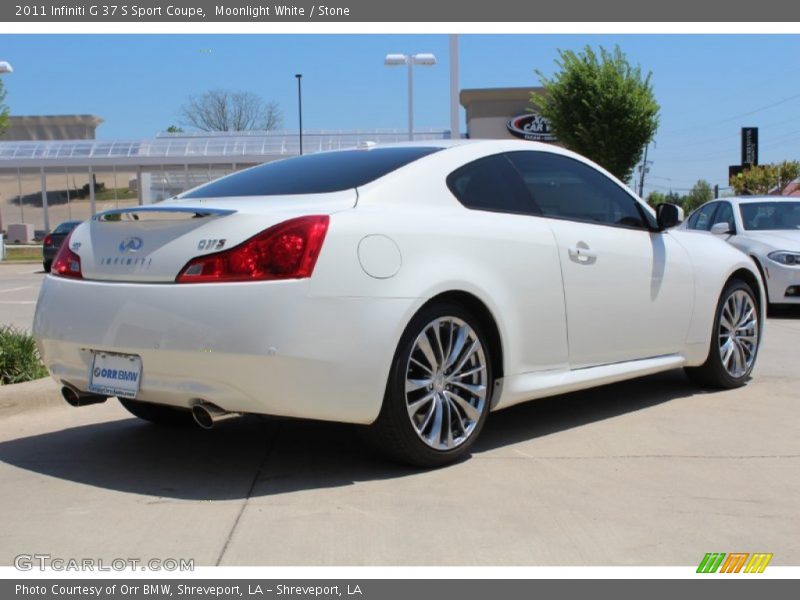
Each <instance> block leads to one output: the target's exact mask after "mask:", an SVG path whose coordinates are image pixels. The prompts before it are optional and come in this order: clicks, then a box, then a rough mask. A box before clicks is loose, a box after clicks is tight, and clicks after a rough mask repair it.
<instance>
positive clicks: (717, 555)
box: [697, 552, 773, 573]
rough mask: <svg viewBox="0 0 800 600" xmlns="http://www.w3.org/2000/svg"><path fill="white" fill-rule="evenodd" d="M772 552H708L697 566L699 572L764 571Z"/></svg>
mask: <svg viewBox="0 0 800 600" xmlns="http://www.w3.org/2000/svg"><path fill="white" fill-rule="evenodd" d="M772 556H773V555H772V553H766V552H755V553H753V554H750V553H748V552H732V553H730V554H725V553H724V552H708V553H706V555H705V556H704V557H703V560H701V561H700V564H699V565H698V567H697V572H698V573H717V572H719V573H763V572H764V569H766V568H767V565H768V564H769V563H770V561H771V560H772Z"/></svg>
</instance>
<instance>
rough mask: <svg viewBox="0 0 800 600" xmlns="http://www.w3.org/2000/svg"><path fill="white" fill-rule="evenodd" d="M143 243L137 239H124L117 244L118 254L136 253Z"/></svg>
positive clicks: (140, 239)
mask: <svg viewBox="0 0 800 600" xmlns="http://www.w3.org/2000/svg"><path fill="white" fill-rule="evenodd" d="M143 245H144V242H143V241H142V238H139V237H129V238H125V239H124V240H122V241H121V242H120V243H119V251H120V252H138V251H139V250H141V249H142V246H143Z"/></svg>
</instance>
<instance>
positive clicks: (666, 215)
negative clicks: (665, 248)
mask: <svg viewBox="0 0 800 600" xmlns="http://www.w3.org/2000/svg"><path fill="white" fill-rule="evenodd" d="M656 222H657V223H658V229H659V230H660V231H664V230H665V229H669V228H670V227H675V226H676V225H680V224H681V223H683V209H682V208H681V207H680V206H678V205H677V204H670V203H669V202H665V203H663V204H659V205H658V206H656Z"/></svg>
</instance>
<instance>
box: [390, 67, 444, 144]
mask: <svg viewBox="0 0 800 600" xmlns="http://www.w3.org/2000/svg"><path fill="white" fill-rule="evenodd" d="M383 64H385V65H386V66H387V67H397V66H400V65H407V66H408V139H409V140H413V139H414V65H419V66H421V67H432V66H433V65H435V64H436V57H435V56H434V55H433V54H410V55H409V54H387V55H386V58H384V59H383Z"/></svg>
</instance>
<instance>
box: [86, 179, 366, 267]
mask: <svg viewBox="0 0 800 600" xmlns="http://www.w3.org/2000/svg"><path fill="white" fill-rule="evenodd" d="M356 200H357V194H356V191H355V190H354V189H353V190H345V191H342V192H335V193H330V194H310V195H306V196H286V197H272V196H270V197H242V198H220V199H212V198H197V199H187V200H174V201H167V202H160V203H158V204H152V205H145V206H140V207H135V208H124V209H118V210H110V211H106V212H103V213H100V214H98V215H96V216H95V217H94V218H92V219H91V220H90V221H87V222H86V223H84V224H82V225H80V226H79V227H78V228H77V229H75V231H74V232H73V235H72V239H71V240H70V247H71V249H72V250H73V252H75V253H76V254H77V255H78V256H80V258H81V269H82V272H83V277H84V279H89V280H96V281H128V282H147V283H171V282H174V281H175V277H177V275H178V273H179V272H180V271H181V269H182V268H183V267H184V266H185V265H186V263H188V262H189V261H190V260H191V259H193V258H195V257H197V256H203V255H206V254H213V253H215V252H220V251H222V250H228V249H230V248H233V247H234V246H237V245H238V244H240V243H242V242H243V241H245V240H247V239H249V238H251V237H253V236H254V235H256V234H257V233H260V232H261V231H264V230H265V229H267V228H269V227H272V226H273V225H276V224H278V223H282V222H283V221H286V220H288V219H292V218H295V217H300V216H304V215H330V214H333V213H335V212H339V211H342V210H346V209H349V208H352V207H353V206H355V204H356Z"/></svg>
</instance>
